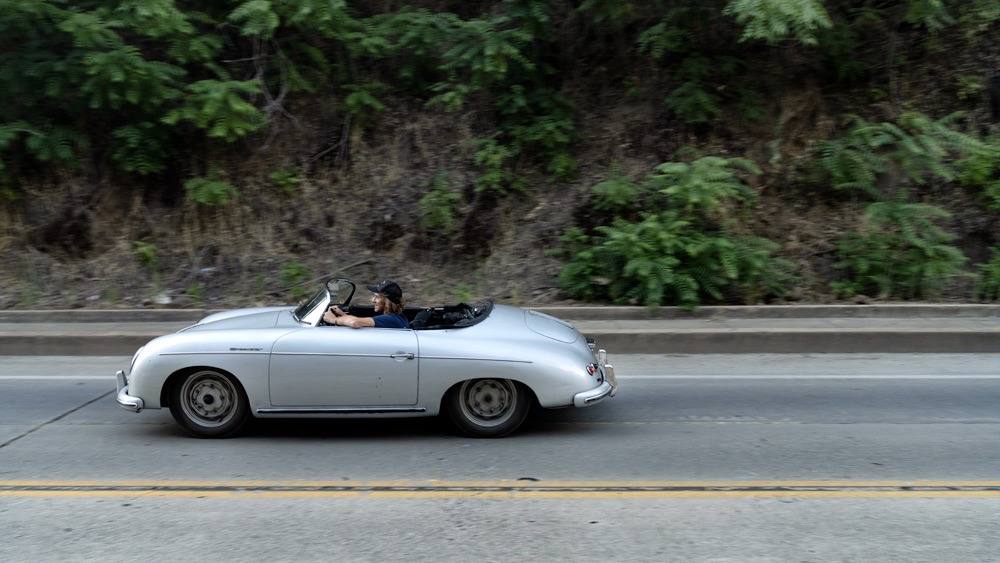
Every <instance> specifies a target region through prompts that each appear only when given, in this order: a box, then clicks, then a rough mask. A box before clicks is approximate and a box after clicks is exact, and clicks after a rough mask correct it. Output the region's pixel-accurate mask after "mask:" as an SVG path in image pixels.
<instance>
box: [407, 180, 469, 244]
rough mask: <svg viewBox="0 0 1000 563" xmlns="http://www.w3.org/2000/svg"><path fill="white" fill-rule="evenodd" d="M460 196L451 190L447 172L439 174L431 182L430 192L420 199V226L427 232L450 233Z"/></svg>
mask: <svg viewBox="0 0 1000 563" xmlns="http://www.w3.org/2000/svg"><path fill="white" fill-rule="evenodd" d="M461 201H462V194H461V193H459V192H457V191H455V190H453V189H452V186H451V182H450V180H449V178H448V173H447V172H439V173H438V174H436V175H435V176H434V180H433V181H431V185H430V191H428V192H427V193H426V194H424V196H423V197H421V198H420V201H419V202H418V204H417V206H418V207H419V208H420V226H421V227H423V228H424V229H426V230H428V231H437V232H440V233H445V234H448V233H451V232H453V231H454V229H455V207H456V206H457V205H458V204H459V203H460V202H461Z"/></svg>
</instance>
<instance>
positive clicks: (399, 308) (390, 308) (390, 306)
mask: <svg viewBox="0 0 1000 563" xmlns="http://www.w3.org/2000/svg"><path fill="white" fill-rule="evenodd" d="M382 299H383V300H384V301H385V312H386V313H397V314H400V315H402V314H403V308H404V307H405V304H406V302H405V301H404V300H403V298H400V299H399V303H393V301H392V300H391V299H389V298H388V297H386V296H384V295H383V296H382Z"/></svg>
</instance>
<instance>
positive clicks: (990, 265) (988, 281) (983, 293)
mask: <svg viewBox="0 0 1000 563" xmlns="http://www.w3.org/2000/svg"><path fill="white" fill-rule="evenodd" d="M990 252H992V255H993V257H992V258H991V259H990V261H989V262H984V263H982V264H980V265H979V282H978V283H977V284H976V298H977V299H982V300H983V301H997V300H1000V248H992V249H990Z"/></svg>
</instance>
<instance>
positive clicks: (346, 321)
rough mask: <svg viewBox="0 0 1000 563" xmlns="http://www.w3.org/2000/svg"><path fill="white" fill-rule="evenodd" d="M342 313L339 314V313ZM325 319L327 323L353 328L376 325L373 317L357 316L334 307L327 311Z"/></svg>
mask: <svg viewBox="0 0 1000 563" xmlns="http://www.w3.org/2000/svg"><path fill="white" fill-rule="evenodd" d="M338 312H339V313H340V314H339V315H338V314H337V313H338ZM323 320H324V321H326V323H327V324H331V325H340V326H349V327H351V328H364V327H369V326H375V321H374V320H373V319H372V318H371V317H355V316H354V315H348V314H347V313H344V312H343V311H341V310H340V309H337V310H336V311H333V310H332V309H331V310H329V311H327V312H326V313H325V314H324V315H323Z"/></svg>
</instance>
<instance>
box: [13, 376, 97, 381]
mask: <svg viewBox="0 0 1000 563" xmlns="http://www.w3.org/2000/svg"><path fill="white" fill-rule="evenodd" d="M46 380H48V381H114V380H115V376H113V375H112V376H107V375H0V381H46Z"/></svg>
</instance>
